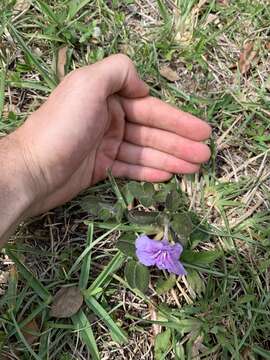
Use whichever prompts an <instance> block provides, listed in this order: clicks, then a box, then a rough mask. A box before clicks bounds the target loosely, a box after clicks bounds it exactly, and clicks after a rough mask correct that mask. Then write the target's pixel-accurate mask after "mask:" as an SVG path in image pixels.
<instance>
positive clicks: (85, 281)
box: [79, 223, 94, 290]
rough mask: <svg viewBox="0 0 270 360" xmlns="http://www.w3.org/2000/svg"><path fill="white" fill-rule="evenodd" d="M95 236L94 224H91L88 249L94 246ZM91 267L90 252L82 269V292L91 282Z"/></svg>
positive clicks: (88, 232)
mask: <svg viewBox="0 0 270 360" xmlns="http://www.w3.org/2000/svg"><path fill="white" fill-rule="evenodd" d="M93 234H94V224H93V223H90V224H89V225H88V231H87V239H86V247H89V246H90V245H91V244H92V242H93ZM90 266H91V252H90V251H89V252H88V254H86V255H85V257H84V259H83V263H82V268H81V274H80V280H79V287H80V289H82V290H83V289H86V287H87V284H88V280H89V272H90Z"/></svg>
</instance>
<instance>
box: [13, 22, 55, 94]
mask: <svg viewBox="0 0 270 360" xmlns="http://www.w3.org/2000/svg"><path fill="white" fill-rule="evenodd" d="M8 28H9V31H10V33H11V35H12V36H13V37H14V38H15V39H16V41H17V43H18V44H19V45H20V47H21V48H22V50H23V51H24V53H25V55H26V56H27V57H28V59H29V60H30V61H31V62H32V64H33V65H34V66H35V68H36V70H37V71H38V72H39V73H40V75H41V76H42V77H43V78H44V80H45V81H46V83H47V85H48V86H49V88H50V89H51V90H52V89H54V88H55V87H56V85H57V81H56V80H55V79H54V78H53V77H51V76H50V75H49V73H48V71H47V70H46V69H45V68H44V63H43V61H42V60H41V59H40V58H37V57H36V56H34V55H33V54H32V52H31V51H30V49H29V48H28V46H27V45H26V43H25V42H24V40H23V38H22V37H21V35H19V33H18V32H17V30H16V29H15V28H14V26H13V25H11V24H9V25H8ZM41 64H42V65H41Z"/></svg>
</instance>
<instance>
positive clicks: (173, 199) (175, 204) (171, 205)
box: [165, 190, 186, 212]
mask: <svg viewBox="0 0 270 360" xmlns="http://www.w3.org/2000/svg"><path fill="white" fill-rule="evenodd" d="M185 205H186V204H185V199H184V196H183V194H182V193H181V192H179V191H177V190H173V191H170V192H169V193H168V195H167V197H166V200H165V206H166V208H167V210H169V211H171V212H175V211H177V210H179V209H183V208H184V207H185Z"/></svg>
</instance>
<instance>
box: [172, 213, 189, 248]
mask: <svg viewBox="0 0 270 360" xmlns="http://www.w3.org/2000/svg"><path fill="white" fill-rule="evenodd" d="M171 227H172V229H173V231H174V232H175V233H176V235H177V236H178V237H179V239H180V242H181V243H182V244H183V245H186V244H187V242H188V239H189V236H190V234H191V232H192V227H193V225H192V221H191V219H190V216H189V214H188V213H180V214H175V215H174V217H173V220H172V222H171ZM175 240H176V241H177V237H176V238H175Z"/></svg>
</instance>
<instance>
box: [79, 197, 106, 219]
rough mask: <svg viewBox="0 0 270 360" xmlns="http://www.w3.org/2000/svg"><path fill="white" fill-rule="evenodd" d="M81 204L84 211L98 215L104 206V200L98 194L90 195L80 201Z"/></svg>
mask: <svg viewBox="0 0 270 360" xmlns="http://www.w3.org/2000/svg"><path fill="white" fill-rule="evenodd" d="M80 206H81V208H82V209H83V210H84V211H86V212H89V213H90V214H92V215H94V216H97V215H98V213H99V211H100V210H101V208H102V202H101V200H100V199H99V198H98V197H97V196H94V195H89V196H86V197H84V198H83V199H82V200H81V201H80Z"/></svg>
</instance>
